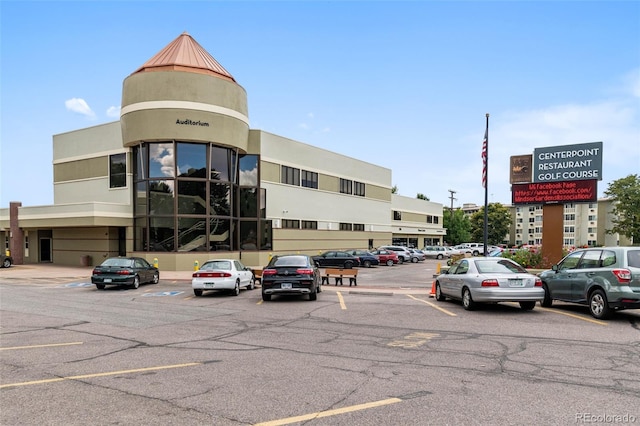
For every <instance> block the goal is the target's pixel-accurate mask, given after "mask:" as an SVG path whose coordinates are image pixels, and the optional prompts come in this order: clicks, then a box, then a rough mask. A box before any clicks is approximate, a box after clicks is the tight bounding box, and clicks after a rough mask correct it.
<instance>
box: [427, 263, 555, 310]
mask: <svg viewBox="0 0 640 426" xmlns="http://www.w3.org/2000/svg"><path fill="white" fill-rule="evenodd" d="M435 287H436V288H435V293H436V294H435V297H436V300H439V301H443V300H445V299H446V298H447V297H450V298H452V299H459V300H462V306H463V307H464V308H465V309H466V310H473V309H475V308H476V307H477V305H478V303H485V302H491V303H496V302H519V303H520V307H521V308H522V309H524V310H527V311H529V310H531V309H533V308H534V307H535V306H536V302H538V301H542V299H544V290H543V288H542V281H541V280H540V278H539V277H537V276H535V275H532V274H529V273H528V272H527V271H526V270H525V269H524V268H523V267H522V266H520V265H519V264H517V263H516V262H514V261H512V260H510V259H502V258H495V257H465V258H463V259H460V260H458V261H456V262H455V263H454V264H453V265H451V267H450V268H449V269H448V271H446V272H445V273H444V274H441V275H438V277H437V278H436V282H435Z"/></svg>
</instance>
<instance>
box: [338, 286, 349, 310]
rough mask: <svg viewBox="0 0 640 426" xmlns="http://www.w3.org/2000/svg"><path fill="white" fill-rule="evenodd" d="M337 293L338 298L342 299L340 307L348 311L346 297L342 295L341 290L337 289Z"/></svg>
mask: <svg viewBox="0 0 640 426" xmlns="http://www.w3.org/2000/svg"><path fill="white" fill-rule="evenodd" d="M336 294H337V295H338V300H339V301H340V307H341V308H342V310H343V311H346V310H347V305H345V303H344V297H342V293H340V292H339V291H336Z"/></svg>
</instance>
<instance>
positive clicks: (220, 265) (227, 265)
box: [200, 260, 231, 271]
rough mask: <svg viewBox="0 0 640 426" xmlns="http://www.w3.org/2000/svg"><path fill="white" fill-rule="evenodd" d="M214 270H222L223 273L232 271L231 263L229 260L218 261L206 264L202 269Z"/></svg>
mask: <svg viewBox="0 0 640 426" xmlns="http://www.w3.org/2000/svg"><path fill="white" fill-rule="evenodd" d="M203 269H204V270H207V271H210V270H214V269H221V270H223V271H230V270H231V262H229V261H228V260H216V261H213V262H206V263H205V264H204V265H202V268H200V270H203Z"/></svg>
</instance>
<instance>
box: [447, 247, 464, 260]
mask: <svg viewBox="0 0 640 426" xmlns="http://www.w3.org/2000/svg"><path fill="white" fill-rule="evenodd" d="M443 247H444V250H445V252H446V253H447V257H449V258H450V257H451V256H454V255H458V254H462V251H461V250H458V249H457V248H455V247H450V246H443Z"/></svg>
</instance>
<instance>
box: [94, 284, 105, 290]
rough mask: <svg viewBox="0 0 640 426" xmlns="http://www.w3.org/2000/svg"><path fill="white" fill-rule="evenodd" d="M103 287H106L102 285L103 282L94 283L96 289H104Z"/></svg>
mask: <svg viewBox="0 0 640 426" xmlns="http://www.w3.org/2000/svg"><path fill="white" fill-rule="evenodd" d="M105 287H106V285H104V284H96V288H97V289H98V290H104V289H105Z"/></svg>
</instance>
